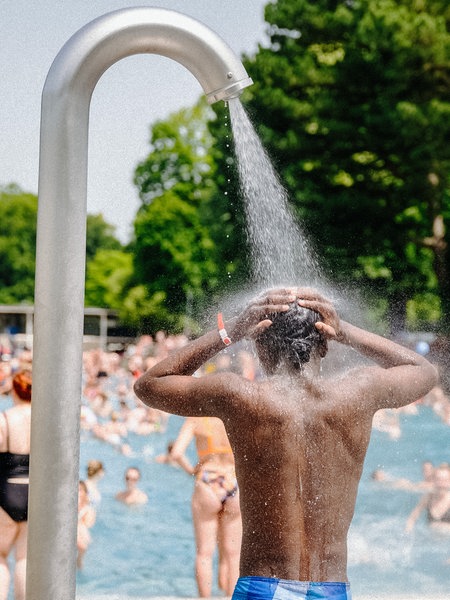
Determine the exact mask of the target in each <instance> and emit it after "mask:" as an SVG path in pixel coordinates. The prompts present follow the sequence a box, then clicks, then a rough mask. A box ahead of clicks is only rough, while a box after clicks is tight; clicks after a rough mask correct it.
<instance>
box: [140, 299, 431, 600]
mask: <svg viewBox="0 0 450 600" xmlns="http://www.w3.org/2000/svg"><path fill="white" fill-rule="evenodd" d="M218 323H219V328H218V329H219V330H217V329H215V330H213V331H210V332H209V333H206V334H205V335H203V336H201V337H200V338H198V339H196V340H194V341H193V342H191V343H190V344H189V345H187V346H185V347H184V348H181V349H179V350H177V351H176V352H174V353H173V354H171V355H170V356H168V357H167V358H166V359H164V360H163V361H161V362H159V363H158V364H156V365H155V366H153V367H152V368H151V369H150V370H149V371H147V372H146V373H145V374H144V375H142V376H141V377H140V379H139V380H138V381H137V382H136V384H135V392H136V394H137V396H138V397H139V398H140V399H141V400H142V401H143V402H145V403H148V404H149V405H151V406H155V407H156V408H158V409H160V410H164V411H167V412H171V413H176V414H180V415H184V416H191V415H194V416H199V415H200V416H208V415H210V416H215V417H219V418H220V419H222V421H223V422H224V424H225V428H226V431H227V434H228V437H229V440H230V443H231V446H232V448H233V452H234V456H235V462H236V474H237V479H238V484H239V490H240V502H241V511H242V521H243V538H242V549H241V560H240V578H239V580H238V583H237V585H236V588H235V591H234V595H233V598H234V600H244V599H255V598H258V599H259V600H263V599H265V598H268V599H269V598H270V599H272V598H274V599H275V600H277V599H279V598H286V597H287V596H286V593H291V594H292V595H291V597H295V598H310V597H314V598H316V599H321V598H333V599H334V600H338V599H339V600H345V599H348V598H350V597H351V596H350V589H349V583H348V579H347V533H348V529H349V526H350V522H351V520H352V516H353V512H354V508H355V501H356V495H357V491H358V484H359V480H360V477H361V473H362V469H363V463H364V457H365V454H366V451H367V446H368V444H369V439H370V433H371V428H372V418H373V415H374V414H375V412H376V411H377V410H379V409H380V408H396V407H399V406H404V405H406V404H409V403H411V402H414V401H415V400H417V399H418V398H421V397H423V396H424V395H425V394H426V393H427V392H428V391H429V390H430V389H431V388H432V387H433V385H435V384H436V379H437V374H436V370H435V368H434V367H433V366H432V365H431V364H430V363H429V362H428V361H427V360H426V359H425V358H423V357H422V356H420V355H419V354H416V353H415V352H413V351H411V350H409V349H407V348H404V347H402V346H399V345H397V344H395V343H393V342H391V341H389V340H387V339H385V338H382V337H380V336H378V335H376V334H373V333H370V332H368V331H365V330H363V329H360V328H359V327H356V326H353V325H351V324H349V323H347V322H345V321H342V320H340V319H339V317H338V315H337V313H336V310H335V308H334V307H333V305H332V303H331V302H330V301H328V300H326V299H325V298H323V297H322V296H320V295H319V293H317V292H316V291H315V290H311V289H302V288H296V289H279V290H271V291H269V292H265V293H264V294H262V295H261V296H260V297H259V298H257V299H256V300H254V301H252V302H250V303H249V304H248V306H247V307H246V308H245V309H244V310H243V312H242V313H241V314H240V315H239V316H238V317H237V318H234V319H232V320H230V321H227V322H226V323H225V324H223V323H222V322H221V318H220V319H219V320H218ZM244 337H247V338H251V339H253V340H254V342H255V345H256V350H257V352H258V355H259V359H260V362H261V364H262V366H263V368H264V370H265V372H266V373H267V375H268V378H267V379H265V380H263V381H248V380H246V379H244V378H243V377H241V376H240V375H237V374H235V373H230V372H228V373H212V374H210V375H206V376H204V377H199V378H197V377H191V375H192V374H193V373H194V372H195V371H196V370H197V369H198V368H199V367H200V366H201V365H202V364H203V363H204V362H205V361H207V360H209V359H210V358H211V357H212V356H214V355H215V354H217V353H218V352H220V350H221V349H222V348H223V347H224V344H225V345H229V344H230V343H234V342H237V341H239V340H242V339H243V338H244ZM329 340H332V341H333V342H332V343H339V344H343V345H347V346H351V347H352V348H354V349H355V350H356V351H358V352H359V353H360V354H361V355H362V356H364V357H365V358H369V359H372V360H373V361H374V364H373V365H371V366H361V367H358V368H354V369H352V370H351V371H348V372H346V373H344V374H342V375H339V376H334V377H330V378H325V377H322V375H321V369H320V361H321V359H322V358H323V357H325V355H326V352H327V344H328V342H329ZM311 594H313V595H311Z"/></svg>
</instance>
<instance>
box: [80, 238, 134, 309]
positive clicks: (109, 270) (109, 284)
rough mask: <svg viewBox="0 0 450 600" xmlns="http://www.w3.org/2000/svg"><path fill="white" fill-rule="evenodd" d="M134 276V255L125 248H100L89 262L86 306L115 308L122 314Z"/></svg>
mask: <svg viewBox="0 0 450 600" xmlns="http://www.w3.org/2000/svg"><path fill="white" fill-rule="evenodd" d="M132 277H133V255H132V254H131V253H130V252H125V251H124V250H111V249H108V248H100V249H98V250H97V252H96V253H95V256H94V258H92V259H91V260H90V261H89V262H88V263H87V271H86V292H85V304H86V306H96V307H103V308H113V309H116V310H118V311H119V315H121V310H122V304H123V300H124V297H125V294H126V292H127V289H128V287H129V283H130V280H131V279H132Z"/></svg>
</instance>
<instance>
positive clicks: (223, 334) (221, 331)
mask: <svg viewBox="0 0 450 600" xmlns="http://www.w3.org/2000/svg"><path fill="white" fill-rule="evenodd" d="M217 327H218V329H219V335H220V339H221V340H222V342H223V343H224V344H225V346H229V345H230V344H231V338H230V337H229V335H228V333H227V330H226V329H225V325H224V323H223V317H222V313H221V312H220V313H217Z"/></svg>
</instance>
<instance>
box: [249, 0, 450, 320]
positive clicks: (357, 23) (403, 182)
mask: <svg viewBox="0 0 450 600" xmlns="http://www.w3.org/2000/svg"><path fill="white" fill-rule="evenodd" d="M265 18H266V21H267V23H268V24H269V30H268V31H269V34H270V46H269V47H267V48H260V49H259V51H258V53H257V54H256V56H255V57H254V58H253V59H247V60H246V66H247V69H248V71H249V73H250V74H251V76H252V78H253V79H254V81H255V85H254V86H252V87H251V88H249V89H248V91H247V93H246V96H245V97H246V98H247V104H248V107H249V109H250V110H251V112H252V114H253V115H254V117H255V122H257V123H259V124H260V125H259V133H260V136H261V138H262V140H263V142H264V143H265V145H266V146H267V147H268V149H269V152H270V153H271V154H272V155H273V156H274V157H276V160H277V165H278V167H279V171H280V173H281V175H282V178H283V180H284V182H285V184H286V186H287V188H288V189H289V191H290V193H291V197H292V199H293V201H294V203H295V205H296V209H297V211H298V214H299V215H300V217H301V219H302V221H303V222H304V223H305V224H306V228H307V229H308V230H309V231H310V234H311V235H312V237H313V239H315V240H316V242H317V245H318V248H319V251H320V253H321V255H322V257H323V259H324V261H326V263H327V266H328V272H329V273H330V274H331V275H332V276H333V277H334V278H335V279H336V280H340V281H341V282H343V283H346V282H353V281H355V280H356V281H358V282H359V284H360V285H361V286H362V287H363V288H366V289H371V290H372V291H373V292H375V293H376V294H377V295H378V296H379V297H384V298H387V303H388V312H389V316H390V320H391V325H392V329H393V330H396V329H399V328H402V327H403V325H404V318H405V314H406V306H407V300H408V299H409V298H412V297H414V296H416V297H419V296H420V295H422V296H423V295H425V294H429V293H430V292H431V293H438V294H439V296H440V298H441V302H442V313H441V314H442V315H443V316H445V315H450V264H449V263H450V259H449V251H448V243H449V233H448V231H449V219H450V200H449V198H450V192H449V190H450V180H449V178H450V145H449V144H448V140H449V139H450V119H449V115H450V85H449V83H450V60H449V56H450V54H449V51H450V34H449V22H450V8H449V5H448V3H447V2H446V1H444V0H429V1H428V2H424V1H423V0H349V1H347V2H340V1H336V0H314V1H313V0H278V1H277V2H274V3H270V4H268V5H267V7H266V10H265Z"/></svg>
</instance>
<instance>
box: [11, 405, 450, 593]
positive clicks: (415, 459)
mask: <svg viewBox="0 0 450 600" xmlns="http://www.w3.org/2000/svg"><path fill="white" fill-rule="evenodd" d="M5 407H6V406H5V405H4V402H3V401H0V410H2V409H4V408H5ZM400 423H401V430H402V434H401V436H400V438H399V439H396V440H395V439H391V438H390V437H389V436H388V434H387V433H384V432H381V431H377V430H374V431H373V434H372V440H371V443H370V446H369V450H368V454H367V458H366V464H365V468H364V472H363V476H362V480H361V484H360V491H359V495H358V500H357V506H356V511H355V517H354V521H353V524H352V526H351V529H350V533H349V569H348V572H349V578H350V581H351V584H352V590H353V595H354V597H355V598H358V596H360V595H366V594H374V595H375V594H376V595H379V596H385V597H389V596H391V595H392V596H393V595H395V594H403V595H406V596H408V595H410V596H411V597H414V598H417V597H420V596H421V595H422V594H423V595H426V596H432V595H433V594H435V595H444V596H445V595H446V594H448V595H449V597H450V593H449V592H450V564H447V563H446V561H447V560H448V559H450V536H449V535H447V536H442V535H438V534H437V533H435V532H434V531H432V530H430V529H429V528H428V526H427V524H426V522H425V517H424V515H422V517H421V518H420V519H419V521H418V523H417V524H416V527H415V530H414V532H413V533H412V534H406V533H404V527H405V523H406V518H407V516H408V514H409V512H410V511H411V510H412V508H413V507H414V506H415V505H416V503H417V502H418V500H419V497H420V495H419V494H418V493H415V492H409V491H404V490H399V489H389V488H388V487H386V486H384V485H383V484H379V483H376V482H374V481H372V480H371V477H370V474H371V473H372V472H373V471H374V470H375V469H377V468H383V469H384V470H385V471H387V472H388V473H389V474H390V475H393V476H394V477H406V478H409V479H412V480H415V481H419V480H420V479H421V466H422V461H423V460H426V459H429V460H431V461H432V462H433V463H434V464H439V463H441V462H444V461H448V460H449V459H450V444H449V439H450V428H449V427H448V426H446V425H444V424H443V423H442V422H441V421H440V419H439V418H438V417H437V416H436V415H435V414H434V413H433V412H432V410H431V409H430V408H427V407H423V406H421V407H420V408H419V412H418V414H415V415H414V414H412V415H401V417H400ZM181 424H182V418H180V417H176V416H171V417H170V419H169V422H168V427H167V430H166V431H165V432H164V433H153V434H151V435H147V436H138V435H134V434H131V435H130V436H129V440H128V441H129V443H130V445H131V447H132V449H133V452H134V454H133V456H123V455H121V454H119V453H118V452H117V451H116V450H114V448H113V447H112V446H110V445H108V444H105V443H103V442H101V441H99V440H97V439H93V438H91V437H90V436H89V435H88V434H86V433H82V438H81V454H80V477H81V478H84V477H85V475H86V465H87V462H88V460H90V459H99V460H101V461H102V462H103V463H104V466H105V470H106V474H105V477H104V478H103V479H102V480H101V481H100V484H99V489H100V491H101V493H102V500H101V503H100V505H99V507H98V509H97V521H96V523H95V525H94V527H93V528H92V530H91V532H92V538H93V541H92V544H91V546H90V547H89V549H88V551H87V554H86V557H85V564H84V568H83V570H82V571H81V572H78V574H77V595H78V596H80V597H86V596H94V595H95V596H102V595H104V596H106V595H111V594H113V595H114V596H184V597H195V596H197V588H196V584H195V578H194V554H195V544H194V537H193V529H192V522H191V513H190V499H191V494H192V486H193V481H192V478H191V477H190V476H189V475H187V474H186V473H185V472H184V471H182V470H181V469H177V468H174V467H172V466H169V465H165V464H159V463H156V462H155V461H154V458H155V456H156V455H158V454H161V453H164V452H165V449H166V446H167V442H168V441H169V440H173V439H174V438H175V437H176V435H177V433H178V430H179V428H180V427H181ZM189 458H190V459H191V461H192V462H195V452H194V448H192V447H191V448H189ZM128 466H138V467H139V468H140V470H141V472H142V479H141V482H140V487H141V488H142V489H143V490H145V491H146V492H147V494H148V496H149V503H148V504H146V505H144V506H140V507H136V508H131V507H127V506H124V505H122V504H120V503H119V502H117V501H116V500H115V499H114V496H115V494H116V493H117V491H119V490H121V489H123V488H124V471H125V469H126V468H127V467H128ZM342 485H345V481H343V482H342ZM213 595H217V596H219V595H221V594H220V592H219V590H218V588H217V587H216V586H215V587H214V588H213ZM12 598H13V596H12V594H11V593H10V596H9V599H8V600H12Z"/></svg>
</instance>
